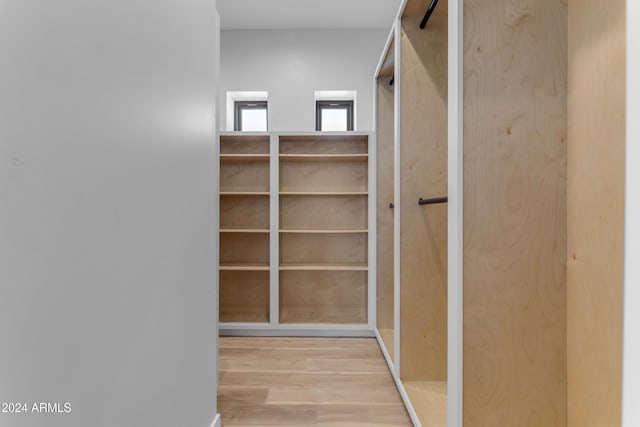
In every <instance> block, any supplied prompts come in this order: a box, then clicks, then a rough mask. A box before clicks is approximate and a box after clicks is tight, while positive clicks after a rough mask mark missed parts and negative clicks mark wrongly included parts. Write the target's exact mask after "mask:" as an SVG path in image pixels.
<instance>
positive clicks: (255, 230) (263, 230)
mask: <svg viewBox="0 0 640 427" xmlns="http://www.w3.org/2000/svg"><path fill="white" fill-rule="evenodd" d="M269 231H270V230H269V229H268V228H221V229H220V232H221V233H269Z"/></svg>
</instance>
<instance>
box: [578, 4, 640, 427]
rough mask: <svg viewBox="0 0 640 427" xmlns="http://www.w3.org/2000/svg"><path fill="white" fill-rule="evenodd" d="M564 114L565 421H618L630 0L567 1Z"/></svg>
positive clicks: (595, 425)
mask: <svg viewBox="0 0 640 427" xmlns="http://www.w3.org/2000/svg"><path fill="white" fill-rule="evenodd" d="M630 120H638V118H630ZM568 123H569V128H568V137H569V144H568V175H567V193H568V194H567V195H568V200H567V209H568V211H567V220H568V222H567V224H568V235H567V238H568V243H567V244H568V270H567V360H568V364H567V384H568V425H569V427H600V426H619V425H620V423H621V392H622V311H623V310H622V306H623V253H624V162H625V160H624V159H625V157H624V156H625V1H624V0H612V1H608V2H607V3H606V7H604V8H600V7H599V3H598V2H596V1H594V0H574V1H571V2H569V91H568ZM636 184H640V183H636ZM637 403H638V402H636V404H637Z"/></svg>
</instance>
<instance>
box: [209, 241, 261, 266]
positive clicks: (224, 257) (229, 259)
mask: <svg viewBox="0 0 640 427" xmlns="http://www.w3.org/2000/svg"><path fill="white" fill-rule="evenodd" d="M239 263H257V264H266V265H268V264H269V235H268V234H251V233H242V234H236V233H220V264H239Z"/></svg>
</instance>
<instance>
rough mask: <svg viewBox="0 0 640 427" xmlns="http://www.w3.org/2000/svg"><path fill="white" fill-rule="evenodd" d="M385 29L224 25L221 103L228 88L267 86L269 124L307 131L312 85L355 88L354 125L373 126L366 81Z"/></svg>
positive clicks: (370, 94)
mask: <svg viewBox="0 0 640 427" xmlns="http://www.w3.org/2000/svg"><path fill="white" fill-rule="evenodd" d="M283 13H286V12H283ZM388 33H389V30H388V29H380V30H306V31H303V30H289V31H287V30H255V31H248V30H225V31H223V32H222V61H221V64H222V81H221V92H220V95H221V100H222V104H221V105H225V100H226V92H227V91H254V90H255V91H268V92H269V130H278V131H281V130H292V131H311V130H315V98H314V91H317V90H356V91H357V92H358V94H357V105H356V130H372V129H373V92H372V83H371V82H372V79H373V73H374V71H375V68H376V66H377V65H378V60H379V58H380V55H381V53H382V48H383V46H384V43H385V40H386V38H387V35H388ZM222 115H223V117H222V121H221V122H222V123H226V111H222ZM227 130H233V129H227Z"/></svg>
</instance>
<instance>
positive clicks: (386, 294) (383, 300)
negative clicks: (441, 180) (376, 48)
mask: <svg viewBox="0 0 640 427" xmlns="http://www.w3.org/2000/svg"><path fill="white" fill-rule="evenodd" d="M389 79H390V78H389V77H380V78H379V79H378V80H377V85H376V86H377V88H376V90H377V105H376V108H377V113H378V121H377V129H376V150H377V176H376V179H377V189H378V191H377V201H376V209H377V213H378V215H377V254H376V256H377V271H376V277H377V279H376V284H377V310H376V315H377V326H378V329H380V330H385V332H384V333H381V334H382V336H383V339H385V337H389V336H391V337H392V336H393V328H394V326H393V321H394V320H393V315H394V309H393V308H394V304H393V209H391V208H389V204H390V203H393V193H394V192H393V186H394V185H393V184H394V181H393V134H394V133H393V120H394V119H393V92H394V91H393V86H391V85H390V84H389ZM390 334H391V335H390ZM385 346H386V348H387V351H389V352H390V353H392V352H393V339H391V340H390V342H387V341H385Z"/></svg>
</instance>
